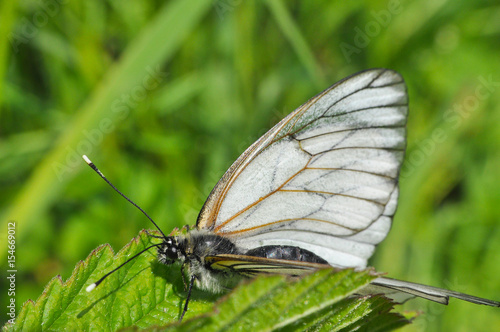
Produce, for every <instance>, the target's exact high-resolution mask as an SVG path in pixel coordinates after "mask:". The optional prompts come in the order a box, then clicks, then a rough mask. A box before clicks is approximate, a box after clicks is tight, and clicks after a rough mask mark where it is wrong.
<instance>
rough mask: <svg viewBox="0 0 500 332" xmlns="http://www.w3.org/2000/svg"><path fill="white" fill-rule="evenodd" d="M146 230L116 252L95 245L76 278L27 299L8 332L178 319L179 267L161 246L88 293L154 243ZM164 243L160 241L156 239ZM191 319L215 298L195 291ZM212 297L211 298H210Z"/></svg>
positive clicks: (146, 324)
mask: <svg viewBox="0 0 500 332" xmlns="http://www.w3.org/2000/svg"><path fill="white" fill-rule="evenodd" d="M152 240H155V239H152V238H151V237H150V236H148V235H147V234H146V232H144V231H142V232H141V233H140V234H139V236H138V237H137V238H135V239H133V240H132V241H131V242H130V243H129V244H128V245H126V246H125V247H124V248H123V249H122V250H120V252H118V253H117V254H116V255H114V253H113V250H112V249H111V247H110V246H109V245H103V246H100V247H99V248H97V249H95V250H94V251H93V252H92V253H91V254H90V255H89V257H88V258H87V259H86V260H85V261H84V262H80V263H78V264H77V265H76V267H75V269H74V271H73V273H72V275H71V277H70V278H69V279H68V280H67V281H66V282H64V283H63V282H62V280H61V277H60V276H57V277H55V278H53V279H52V280H51V281H50V282H49V284H48V285H47V286H46V287H45V290H44V291H43V293H42V295H41V296H40V297H39V298H38V299H37V300H36V301H35V302H33V301H31V300H30V301H27V302H26V303H24V305H23V307H22V308H21V310H20V312H19V314H18V317H17V319H16V322H15V324H14V325H7V326H6V327H5V330H7V331H26V330H29V331H33V330H62V329H65V330H70V331H71V330H73V331H76V330H89V329H90V330H100V331H115V330H117V329H120V328H124V327H128V326H138V327H140V328H145V327H149V326H152V325H165V324H166V323H168V322H172V321H176V320H177V319H178V317H179V313H180V311H181V308H182V303H183V300H184V297H182V298H181V297H180V296H179V294H181V293H182V294H183V293H184V290H183V284H182V279H181V275H180V272H179V266H178V265H174V266H170V267H169V266H165V265H163V264H160V263H158V262H157V261H156V250H155V249H154V248H153V249H151V250H150V251H148V252H146V253H144V254H142V255H140V256H139V257H138V258H136V259H134V260H133V261H131V262H130V263H128V264H126V265H125V266H123V267H122V268H121V269H119V270H118V271H117V272H116V273H114V274H112V275H111V276H110V277H108V278H107V279H106V280H104V281H103V282H102V284H100V285H99V286H98V287H97V288H96V289H94V290H93V291H92V292H90V293H88V292H87V291H86V290H85V288H86V287H87V286H89V285H90V284H92V283H93V282H95V281H97V280H98V279H99V278H100V277H102V276H103V275H104V274H105V273H107V272H109V271H111V270H112V269H114V268H116V267H117V266H119V265H120V264H122V263H123V262H125V261H126V260H127V259H128V258H130V257H132V256H133V255H135V254H137V253H139V252H140V251H141V250H143V249H145V248H146V247H147V246H150V245H151V244H153V243H152V242H151V241H152ZM156 241H158V240H156ZM194 299H195V300H194V301H192V303H190V309H192V310H190V312H189V313H188V314H189V315H188V317H190V316H193V315H194V314H196V313H199V312H204V311H207V310H208V309H210V308H211V306H212V302H213V297H212V298H210V297H207V296H203V294H201V295H200V294H199V292H195V293H194ZM210 299H211V300H210Z"/></svg>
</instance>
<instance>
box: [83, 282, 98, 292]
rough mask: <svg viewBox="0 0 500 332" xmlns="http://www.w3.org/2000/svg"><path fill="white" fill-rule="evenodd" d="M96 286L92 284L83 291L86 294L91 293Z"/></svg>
mask: <svg viewBox="0 0 500 332" xmlns="http://www.w3.org/2000/svg"><path fill="white" fill-rule="evenodd" d="M96 286H97V285H96V284H95V283H93V284H92V285H90V286H89V287H87V288H85V290H86V291H87V292H92V291H93V290H94V288H96Z"/></svg>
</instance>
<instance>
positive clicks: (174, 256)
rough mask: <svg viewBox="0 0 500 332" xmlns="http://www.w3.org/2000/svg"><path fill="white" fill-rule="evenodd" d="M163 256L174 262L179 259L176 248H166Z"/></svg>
mask: <svg viewBox="0 0 500 332" xmlns="http://www.w3.org/2000/svg"><path fill="white" fill-rule="evenodd" d="M165 256H167V257H168V258H169V259H171V260H176V259H177V258H179V257H178V256H177V248H176V247H168V248H167V250H165Z"/></svg>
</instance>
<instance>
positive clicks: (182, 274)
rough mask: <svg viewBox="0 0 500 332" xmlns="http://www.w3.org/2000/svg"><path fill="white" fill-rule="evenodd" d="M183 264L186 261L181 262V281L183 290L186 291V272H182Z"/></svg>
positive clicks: (184, 264)
mask: <svg viewBox="0 0 500 332" xmlns="http://www.w3.org/2000/svg"><path fill="white" fill-rule="evenodd" d="M184 266H186V263H183V264H182V265H181V276H182V283H183V284H184V291H186V290H187V288H188V285H187V282H186V274H185V273H184Z"/></svg>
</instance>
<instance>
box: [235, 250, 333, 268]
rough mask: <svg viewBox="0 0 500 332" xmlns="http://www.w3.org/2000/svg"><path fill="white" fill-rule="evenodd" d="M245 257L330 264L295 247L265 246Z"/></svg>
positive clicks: (248, 252) (248, 253)
mask: <svg viewBox="0 0 500 332" xmlns="http://www.w3.org/2000/svg"><path fill="white" fill-rule="evenodd" d="M245 255H247V256H255V257H264V258H269V259H286V260H290V261H299V262H309V263H319V264H328V262H327V261H326V260H324V259H323V258H321V257H319V256H318V255H316V254H314V253H312V252H310V251H309V250H306V249H303V248H299V247H293V246H263V247H258V248H254V249H250V250H248V251H247V252H246V253H245Z"/></svg>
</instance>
